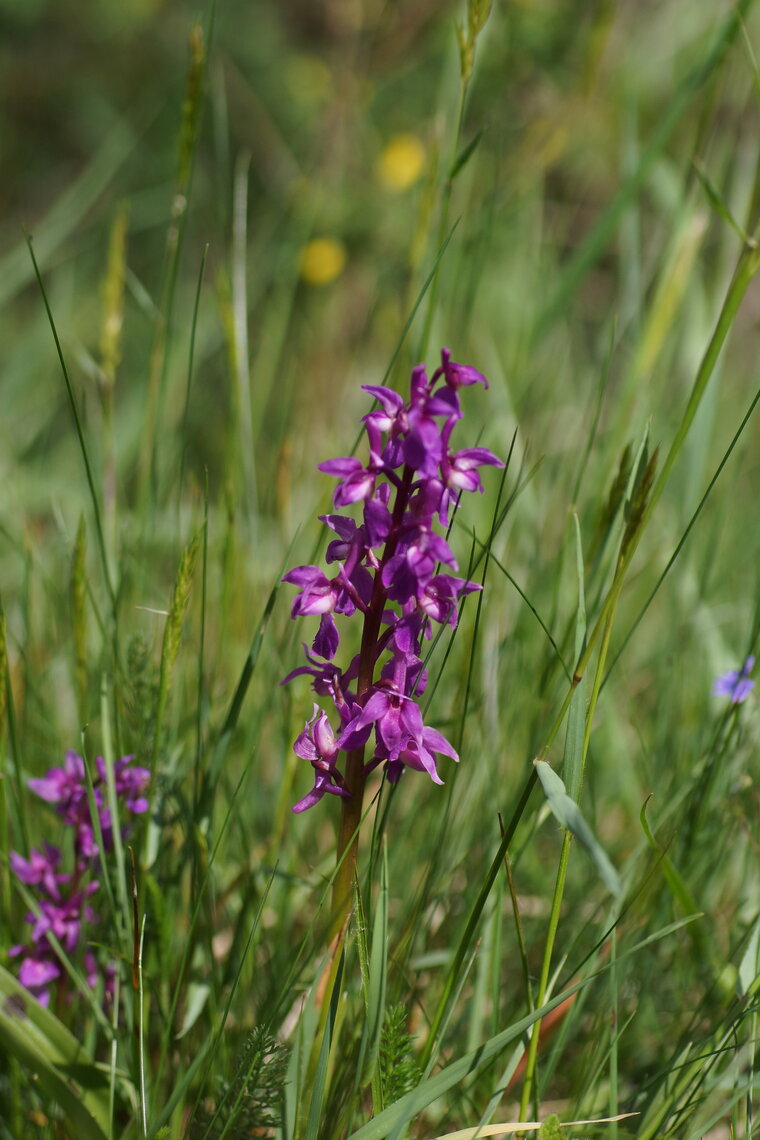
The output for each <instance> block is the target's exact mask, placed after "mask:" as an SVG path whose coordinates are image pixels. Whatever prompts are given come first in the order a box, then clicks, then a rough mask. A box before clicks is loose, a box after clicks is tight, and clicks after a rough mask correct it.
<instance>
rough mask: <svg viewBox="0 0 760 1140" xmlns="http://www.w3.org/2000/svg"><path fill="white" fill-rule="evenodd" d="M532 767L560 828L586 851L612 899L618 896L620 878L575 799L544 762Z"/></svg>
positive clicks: (538, 761) (620, 887)
mask: <svg viewBox="0 0 760 1140" xmlns="http://www.w3.org/2000/svg"><path fill="white" fill-rule="evenodd" d="M535 768H536V772H537V773H538V778H539V780H540V781H541V787H542V788H543V789H544V793H545V795H546V799H547V801H548V804H549V807H550V808H551V810H552V813H553V815H554V817H555V819H556V820H557V822H558V823H559V824H560V826H561V827H564V828H566V829H567V831H570V832H572V834H573V835H574V836H575V838H576V839H577V840H578V842H579V843H580V844H581V845H582V846H583V847H585V849H586V851H588V853H589V855H590V856H591V858H592V859H593V861H594V863H595V865H596V869H597V871H598V872H599V877H600V878H601V880H602V882H603V883H604V884H605V886H606V887H607V889H608V890H609V891H610V893H611V894H613V895H615V896H618V895H620V893H621V890H622V886H621V883H620V876H619V875H618V873H617V871H616V870H615V868H614V867H613V866H612V863H611V862H610V860H609V858H608V856H607V853H606V852H605V850H604V849H603V847H602V846H601V844H600V843H599V841H598V840H597V838H596V836H595V835H594V833H593V831H592V830H591V828H590V827H589V825H588V823H587V822H586V820H585V819H584V817H583V815H582V813H581V810H580V808H579V807H578V805H577V804H576V802H575V800H572V799H570V796H569V795H568V794H567V792H566V790H565V785H564V783H563V782H562V780H561V779H560V777H559V776H558V775H557V773H556V772H555V771H554V770H553V768H551V767H550V766H549V765H548V764H547V763H546V761H545V760H536V762H535Z"/></svg>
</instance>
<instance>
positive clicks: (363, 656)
mask: <svg viewBox="0 0 760 1140" xmlns="http://www.w3.org/2000/svg"><path fill="white" fill-rule="evenodd" d="M476 383H481V384H483V385H484V386H485V387H488V385H487V383H486V380H485V378H484V377H483V376H481V374H480V373H479V372H476V371H475V369H474V368H470V367H468V366H466V365H462V364H457V363H455V362H454V361H453V360H452V359H451V356H450V353H449V352H448V350H447V349H443V351H442V353H441V366H440V367H439V368H438V369H436V371H435V372H434V373H433V375H432V376H431V377H430V378H428V376H427V373H426V371H425V368H424V366H423V365H419V366H418V367H417V368H415V369H414V370H413V372H412V377H411V397H410V399H409V401H408V402H407V403H405V402H404V401H403V399H402V398H401V396H400V395H399V394H398V393H397V392H394V391H392V390H391V389H390V388H385V387H382V386H380V385H373V384H366V385H363V387H364V390H365V391H366V392H368V393H369V394H370V395H371V396H373V397H374V398H375V400H376V401H377V404H378V405H379V407H377V408H376V409H375V410H374V411H371V412H369V413H368V414H367V415H365V416H364V417H363V422H364V425H365V429H366V433H367V440H368V443H369V459H368V461H367V462H366V463H362V462H361V460H360V459H358V458H355V457H348V458H341V459H331V460H329V461H328V462H326V463H322V464H320V465H319V470H320V471H323V472H325V473H326V474H327V475H333V476H335V477H336V478H337V479H338V485H337V487H336V489H335V493H334V504H335V507H336V508H344V507H350V506H352V505H353V504H361V521H360V522H357V521H355V519H354V518H352V517H350V516H348V515H345V514H329V515H323V516H320V518H321V521H322V522H324V523H325V525H326V526H327V527H329V529H330V530H331V531H332V532H333V534H334V535H335V538H333V539H332V541H331V542H330V543H329V545H328V547H327V555H326V561H327V563H328V565H335V568H336V572H335V573H334V574H333V576H332V577H328V575H327V574H325V573H324V572H323V571H322V570H320V569H319V567H317V566H297V567H296V568H295V569H294V570H291V571H290V572H289V573H288V574H285V576H284V578H283V581H285V582H289V583H291V584H292V585H294V586H297V587H298V588H299V593H298V594H297V596H296V598H295V600H294V601H293V605H292V611H291V612H292V616H293V617H307V616H311V615H315V616H318V617H319V628H318V630H317V634H316V637H315V638H314V641H313V643H312V647H311V648H312V653H309V652H308V650H307V653H306V656H307V659H308V661H309V664H308V665H304V666H302V667H301V668H299V669H295V670H293V672H292V673H290V674H288V676H287V677H286V678H285V682H287V681H290V680H291V679H292V678H293V677H296V676H298V675H299V674H308V675H310V676H311V677H312V687H313V689H314V691H315V692H316V693H317V695H318V696H321V697H328V698H330V700H331V701H332V703H333V705H334V707H335V711H336V713H337V716H338V718H339V727H338V728H337V729H334V728H333V726H332V725H331V723H330V720H329V718H328V716H327V713H325V712H324V711H323V710H322V709H321V708H320V707H319V705H317V704H315V705H314V712H313V715H312V717H311V719H310V720H308V721H307V722H306V726H305V728H304V731H303V732H302V733H301V734H300V735H299V737H298V739H297V740H296V742H295V744H294V750H295V752H296V754H297V755H298V756H300V757H301V758H302V759H304V760H308V761H309V762H310V763H311V765H312V767H313V768H314V772H315V783H314V787H313V789H312V791H310V792H309V793H308V795H306V796H305V797H304V798H303V799H301V800H299V802H298V803H297V804H296V805H295V807H294V808H293V810H294V811H296V812H301V811H305V810H306V809H307V808H310V807H312V806H313V805H314V804H315V803H317V802H318V801H319V800H320V799H321V798H322V796H323V795H325V793H328V792H329V793H331V794H333V795H337V796H343V797H347V796H349V795H350V792H349V791H348V789H347V788H346V786H345V779H344V777H343V775H342V773H341V771H340V769H339V768H338V757H339V754H340V753H341V752H346V753H351V752H355V751H356V750H359V749H363V748H364V746H365V744H366V743H367V741H368V740H369V738H370V736H371V735H372V734H373V733H374V740H375V746H374V751H373V754H372V757H371V759H370V760H369V761H367V762H366V764H365V765H364V773H365V774H366V773H367V772H369V771H371V770H372V769H373V768H375V767H377V766H378V765H380V764H385V771H386V775H387V777H388V779H389V780H390V781H391V782H392V783H394V782H396V781H397V780H398V779H399V777H400V775H401V773H402V772H403V770H404V769H405V768H415V769H417V770H418V771H424V772H427V773H428V775H429V776H430V777H431V779H432V780H434V781H435V782H436V783H439V784H440V783H442V780H441V778H440V776H439V775H438V771H437V768H436V760H435V755H436V754H440V755H444V756H449V757H451V758H452V759H453V760H458V759H459V757H458V756H457V754H456V752H455V750H454V748H453V747H452V746H451V744H450V743H449V741H448V740H447V739H446V738H445V736H443V735H442V734H441V733H440V732H437V731H436V730H435V729H433V728H430V727H428V726H426V725H424V724H423V722H422V713H421V712H420V709H419V706H418V705H417V703H416V700H415V698H416V697H418V696H420V695H421V694H422V693H423V692H424V689H425V684H426V680H427V678H426V673H425V670H424V668H423V663H422V659H421V656H420V652H421V645H422V639H423V637H424V636H428V637H429V636H430V635H431V631H430V622H431V621H434V622H438V623H442V624H443V623H447V624H449V625H452V626H454V625H456V622H457V616H458V608H457V607H458V601H459V599H460V598H461V597H462V596H464V595H466V594H469V593H471V592H472V591H473V590H478V589H480V587H479V586H478V585H476V584H475V583H473V582H468V581H467V580H466V579H463V578H457V577H455V576H454V575H453V574H452V573H449V572H448V571H449V570H452V571H454V570H456V569H457V565H456V561H455V559H454V555H453V553H452V551H451V548H450V547H449V545H448V543H447V542H446V540H445V539H444V538H443V537H442V535H441V534H440V533H438V532H437V531H436V530H435V529H434V527H435V524H436V522H437V523H438V524H439V525H440V526H441V527H447V526H448V523H449V518H450V514H451V511H452V508H455V507H456V505H457V502H458V499H459V495H460V493H461V492H462V491H480V492H482V490H483V486H482V483H481V481H480V475H479V472H478V468H480V467H483V466H486V465H487V466H493V467H503V463H502V462H501V460H500V459H497V457H496V456H495V455H493V454H492V452H490V451H488V450H487V449H486V448H484V447H474V448H467V449H465V450H463V451H453V450H452V448H451V436H452V432H453V430H454V428H455V426H456V424H457V422H458V421H459V420H460V419H461V418H462V412H461V408H460V403H459V389H460V388H462V387H466V386H469V385H472V384H476ZM440 565H443V566H445V567H447V568H448V570H447V571H444V572H440V571H439V569H438V568H439V566H440ZM389 603H393V606H391V605H389ZM357 613H359V614H361V615H362V618H363V632H362V641H361V650H360V653H359V654H358V655H357V656H356V657H354V659H353V660H352V661H351V663H350V664H349V666H348V668H347V669H346V670H345V671H343V670H341V669H339V668H338V667H337V666H336V665H334V664H333V663H332V662H333V658H334V657H335V655H336V653H337V651H338V647H339V645H340V634H339V631H338V627H337V624H336V622H335V617H334V615H335V614H342V615H344V616H346V617H352V616H353V615H355V614H357ZM381 657H384V660H383V663H382V664H381V665H380V672H379V676H378V677H377V679H376V678H375V672H376V666H377V665H378V663H379V660H380V658H381ZM285 682H283V683H285Z"/></svg>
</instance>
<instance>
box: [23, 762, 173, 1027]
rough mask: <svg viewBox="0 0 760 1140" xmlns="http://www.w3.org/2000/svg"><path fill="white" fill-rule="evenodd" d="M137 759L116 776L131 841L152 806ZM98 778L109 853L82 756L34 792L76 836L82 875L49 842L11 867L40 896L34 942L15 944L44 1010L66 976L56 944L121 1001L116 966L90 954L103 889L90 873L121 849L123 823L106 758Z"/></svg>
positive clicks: (118, 766) (117, 767)
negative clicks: (117, 830) (134, 820)
mask: <svg viewBox="0 0 760 1140" xmlns="http://www.w3.org/2000/svg"><path fill="white" fill-rule="evenodd" d="M132 761H133V757H132V756H122V757H121V758H120V759H118V760H115V761H114V764H113V771H112V773H111V774H110V776H111V777H112V779H113V790H114V791H115V794H116V802H117V804H118V806H119V809H120V810H119V816H120V817H122V815H123V814H124V815H126V817H127V821H126V822H124V823H122V824H121V832H122V834H123V835H124V836H126V835H127V833H128V830H129V820H130V818H131V817H134V816H139V815H143V814H145V812H147V811H148V809H149V806H150V805H149V802H148V798H147V795H146V794H145V793H146V790H147V787H148V784H149V782H150V772H149V771H148V769H147V768H141V767H139V766H137V765H136V764H133V763H132ZM92 777H93V778H92V788H91V791H92V797H91V799H92V804H94V809H95V811H96V812H97V816H98V824H99V827H100V835H101V836H102V839H103V847H104V849H105V850H104V851H103V852H101V851H100V850H99V849H98V845H97V843H96V841H95V834H96V829H95V826H94V818H93V808H92V806H91V799H90V796H88V790H87V783H86V779H87V773H86V770H85V762H84V760H83V759H82V757H81V756H78V755H77V754H76V752H67V753H66V757H65V760H64V764H63V767H61V768H51V769H50V771H48V772H47V773H46V775H45V776H43V777H41V778H38V779H32V780H30V781H29V787H30V788H31V789H32V791H33V792H35V793H36V794H37V795H38V796H39V797H40V798H41V799H43V800H45V801H46V802H47V803H50V804H53V805H54V806H55V808H56V811H57V814H58V816H59V817H60V819H61V821H62V823H63V824H64V826H66V827H71V828H72V829H73V830H74V856H75V864H76V866H75V870H74V872H73V873H69V872H64V871H61V870H60V866H61V863H62V859H63V857H62V854H61V850H60V849H59V848H58V847H55V846H53V845H52V844H51V843H46V844H45V847H44V850H43V851H38V850H37V849H35V848H33V849H32V850H31V851H30V852H29V856H28V858H25V857H24V856H23V855H20V854H19V853H18V852H16V851H11V852H10V853H9V863H10V867H11V870H12V871H13V873H14V875H15V876H16V878H17V880H18V881H19V882H20V883H23V884H24V886H25V887H27V888H30V889H31V890H32V891H33V892H34V894H35V895H36V896H37V897H36V910H35V911H34V912H30V913H29V914H27V916H26V921H27V922H28V923H29V924H30V925H31V928H32V930H31V938H30V943H29V944H28V945H19V946H14V947H13V948H12V949H11V950H10V951H9V954H10V956H11V957H13V958H20V959H21V962H20V966H19V981H20V982H21V984H22V985H23V986H25V987H26V988H27V989H28V990H29V992H30V993H32V994H33V995H34V996H35V997H36V998H37V1000H38V1001H39V1002H41V1004H42V1005H48V1004H49V1002H50V997H51V987H52V986H53V985H54V983H56V982H57V981H59V980H61V979H62V978H63V977H64V975H65V970H64V968H63V963H62V961H61V960H60V958H59V954H58V950H57V948H56V943H57V944H58V945H59V946H60V947H61V949H62V951H63V952H64V953H65V954H66V955H67V957H68V958H71V959H74V957H75V956H77V955H78V956H79V957H80V961H81V962H83V963H84V972H85V976H86V977H87V980H88V983H89V984H90V985H91V986H95V984H96V983H98V984H99V981H100V979H101V978H102V980H103V986H102V993H103V996H104V1000H105V1001H106V1002H108V1001H109V1000H112V999H113V993H114V979H115V971H114V967H113V965H111V964H107V965H105V966H104V967H103V968H102V969H101V968H100V966H99V964H98V961H97V959H96V957H95V955H94V954H93V953H92V951H91V950H89V949H85V945H86V934H85V930H86V928H88V927H89V926H91V925H92V924H94V923H96V922H97V921H98V914H97V910H96V908H95V906H94V905H93V902H92V899H93V897H94V896H95V895H96V894H97V891H98V889H99V884H98V881H97V879H95V878H92V877H90V875H91V873H92V872H93V871H94V870H95V869H96V868H97V867H98V866H99V864H100V861H101V860H102V859H103V858H104V856H105V854H107V853H108V852H109V851H111V850H113V845H114V832H113V829H114V826H115V825H116V823H118V822H119V821H118V820H114V819H113V818H112V815H111V811H110V810H109V808H108V807H107V805H106V799H107V795H106V793H107V790H108V780H109V772H108V770H107V767H106V763H105V761H104V760H103V758H102V757H101V756H98V757H97V759H96V760H95V771H94V773H93V774H92Z"/></svg>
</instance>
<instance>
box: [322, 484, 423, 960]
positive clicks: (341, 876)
mask: <svg viewBox="0 0 760 1140" xmlns="http://www.w3.org/2000/svg"><path fill="white" fill-rule="evenodd" d="M413 477H414V472H413V471H412V469H411V467H405V468H404V476H403V479H402V480H401V484H400V486H399V487H398V489H397V491H396V500H395V503H394V506H393V521H392V525H391V531H390V534H389V536H388V541H387V542H386V544H385V550H384V551H383V556H382V558H381V560H380V565H379V567H378V569H377V571H376V573H375V581H374V585H373V588H372V598H371V600H370V604H369V608H368V609H367V612H366V613H365V615H364V627H363V629H362V643H361V650H360V652H359V676H358V679H357V685H356V694H357V698H358V699H359V700H361V698H362V697H363V696H364V694H365V693H366V692H368V690H369V689H370V688H371V687H372V684H373V681H374V673H375V662H376V660H377V648H378V639H379V637H380V626H381V624H382V618H383V611H384V609H385V603H386V600H387V598H386V592H385V587H384V586H383V577H382V575H383V567H384V566H385V564H386V562H387V561H388V559H389V558H391V557H392V556H393V554H394V552H395V550H396V546H397V544H398V537H399V527H400V525H401V521H402V519H403V517H404V511H405V510H406V507H407V503H408V502H409V495H410V491H411V487H412V480H413ZM344 781H345V787H346V789H347V791H348V792H349V793H350V794H349V796H347V797H345V798H341V805H342V808H341V815H340V825H339V828H338V847H337V854H336V858H337V862H338V869H337V871H336V872H335V879H334V881H333V895H332V916H331V921H330V941H332V940H333V939H335V938H337V937H338V935H339V934H340V931H341V930H342V929H343V928H344V926H345V920H346V916H347V915H348V913H349V911H350V910H351V905H352V900H353V883H354V875H355V873H356V856H357V853H358V850H359V826H360V824H361V818H362V805H363V802H364V785H365V783H366V774H365V770H364V745H362V746H361V747H360V748H355V749H353V751H351V752H349V753H348V759H347V761H346V772H345V777H344ZM344 855H345V858H344Z"/></svg>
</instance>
